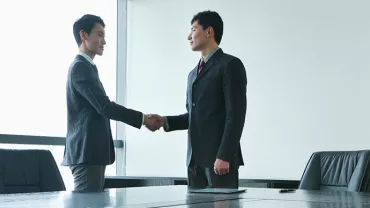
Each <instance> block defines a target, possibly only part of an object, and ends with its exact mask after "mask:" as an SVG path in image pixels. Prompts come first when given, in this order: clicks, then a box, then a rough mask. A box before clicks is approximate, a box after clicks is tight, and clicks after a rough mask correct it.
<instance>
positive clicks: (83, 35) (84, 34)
mask: <svg viewBox="0 0 370 208" xmlns="http://www.w3.org/2000/svg"><path fill="white" fill-rule="evenodd" d="M80 38H81V40H82V41H84V40H86V39H87V34H86V33H85V32H84V31H83V30H80Z"/></svg>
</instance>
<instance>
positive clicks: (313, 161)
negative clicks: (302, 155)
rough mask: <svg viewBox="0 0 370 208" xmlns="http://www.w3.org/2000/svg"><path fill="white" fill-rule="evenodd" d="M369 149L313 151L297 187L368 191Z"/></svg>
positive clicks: (369, 173) (369, 184)
mask: <svg viewBox="0 0 370 208" xmlns="http://www.w3.org/2000/svg"><path fill="white" fill-rule="evenodd" d="M369 162H370V150H361V151H323V152H315V153H313V154H312V155H311V158H310V160H309V161H308V163H307V166H306V168H305V170H304V173H303V175H302V179H301V181H300V184H299V189H307V190H346V191H353V192H369V191H370V163H369Z"/></svg>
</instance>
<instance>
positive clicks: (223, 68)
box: [156, 11, 247, 188]
mask: <svg viewBox="0 0 370 208" xmlns="http://www.w3.org/2000/svg"><path fill="white" fill-rule="evenodd" d="M222 35H223V21H222V19H221V17H220V16H219V14H218V13H216V12H213V11H204V12H199V13H198V14H196V15H195V16H194V17H193V19H192V20H191V33H190V35H189V36H188V40H189V42H190V46H191V49H192V50H193V51H199V52H200V53H201V58H200V60H199V62H198V63H197V65H196V66H195V68H194V69H193V70H191V71H190V73H189V76H188V87H187V94H186V113H184V114H181V115H174V116H166V117H160V116H156V118H157V119H158V123H160V125H161V126H163V127H164V130H165V131H166V132H171V131H176V130H188V155H187V166H188V186H189V187H190V188H206V187H213V188H238V187H239V183H238V181H239V172H238V169H239V166H241V165H244V162H243V157H242V152H241V146H240V139H241V135H242V132H243V128H244V122H245V117H246V108H247V95H246V93H247V76H246V71H245V68H244V65H243V63H242V61H241V60H240V59H239V58H237V57H235V56H232V55H230V54H227V53H224V52H223V50H222V49H221V48H219V44H220V42H221V39H222Z"/></svg>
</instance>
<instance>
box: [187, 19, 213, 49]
mask: <svg viewBox="0 0 370 208" xmlns="http://www.w3.org/2000/svg"><path fill="white" fill-rule="evenodd" d="M207 30H209V29H206V30H204V29H203V27H202V26H201V25H199V24H198V21H194V23H193V24H192V25H191V32H190V34H189V36H188V40H189V41H190V46H191V50H193V51H200V50H202V49H204V48H205V47H206V46H207V44H208V41H209V38H207V36H208V35H209V31H207Z"/></svg>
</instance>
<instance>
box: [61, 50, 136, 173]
mask: <svg viewBox="0 0 370 208" xmlns="http://www.w3.org/2000/svg"><path fill="white" fill-rule="evenodd" d="M110 119H113V120H116V121H122V122H124V123H126V124H128V125H130V126H133V127H136V128H141V126H142V122H143V121H142V119H143V114H142V113H141V112H139V111H135V110H132V109H127V108H125V107H123V106H121V105H118V104H116V103H114V102H112V101H110V100H109V98H108V96H107V95H106V93H105V91H104V88H103V85H102V84H101V82H100V79H99V75H98V70H97V68H96V66H95V65H92V64H91V63H90V62H89V61H88V60H86V59H85V58H84V57H83V56H81V55H77V56H76V58H75V60H74V61H73V63H72V64H71V66H70V69H69V72H68V79H67V138H66V145H65V150H64V159H63V162H62V165H66V166H72V165H77V164H91V165H110V164H112V163H114V161H115V152H114V146H113V139H112V132H111V127H110Z"/></svg>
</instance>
